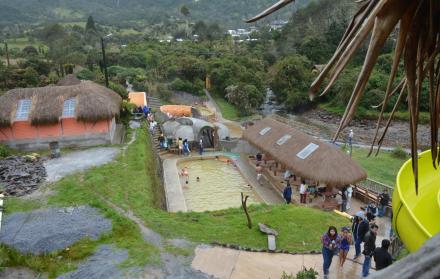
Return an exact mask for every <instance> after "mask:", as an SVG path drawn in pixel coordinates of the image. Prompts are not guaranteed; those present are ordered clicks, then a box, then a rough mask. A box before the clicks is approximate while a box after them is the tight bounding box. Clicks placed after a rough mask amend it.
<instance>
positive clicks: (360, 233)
mask: <svg viewBox="0 0 440 279" xmlns="http://www.w3.org/2000/svg"><path fill="white" fill-rule="evenodd" d="M368 230H369V225H368V221H367V220H365V213H364V212H363V211H358V212H357V213H356V215H355V216H354V219H353V225H352V227H351V231H352V232H353V240H354V248H355V251H356V253H355V256H354V259H357V258H358V257H359V256H360V255H361V243H362V241H364V236H365V234H366V233H367V232H368Z"/></svg>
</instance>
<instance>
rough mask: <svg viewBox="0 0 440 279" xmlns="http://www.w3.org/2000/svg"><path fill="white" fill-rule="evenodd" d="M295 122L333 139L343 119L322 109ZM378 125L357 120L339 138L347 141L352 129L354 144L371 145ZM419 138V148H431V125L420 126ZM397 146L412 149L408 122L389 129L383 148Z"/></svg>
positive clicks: (374, 122)
mask: <svg viewBox="0 0 440 279" xmlns="http://www.w3.org/2000/svg"><path fill="white" fill-rule="evenodd" d="M295 120H296V121H299V122H302V123H303V124H306V125H310V126H311V127H313V128H315V129H317V130H319V131H320V134H321V135H320V136H324V137H328V138H332V137H333V136H334V135H335V133H336V131H337V129H338V127H339V123H340V121H341V117H340V116H338V115H335V114H331V113H329V112H327V111H324V110H322V109H314V110H310V111H307V112H305V113H303V114H301V115H299V116H297V117H296V118H295ZM376 123H377V121H376V120H369V119H361V120H357V119H355V120H353V121H352V123H351V125H350V126H349V127H347V128H345V129H344V131H343V132H342V134H341V136H340V137H339V140H340V141H345V140H346V138H347V135H348V132H349V131H350V129H353V132H354V142H355V143H360V144H367V145H369V144H371V143H372V141H373V137H374V133H375V129H376ZM384 124H385V123H384ZM383 130H384V125H382V126H381V128H380V129H379V134H381V132H382V131H383ZM417 136H418V142H419V147H424V146H429V145H430V140H431V135H430V128H429V125H419V129H418V133H417ZM396 145H399V146H402V147H410V132H409V123H408V122H405V121H393V122H392V123H391V126H390V127H389V129H388V132H387V135H386V137H385V139H384V143H383V146H390V147H394V146H396Z"/></svg>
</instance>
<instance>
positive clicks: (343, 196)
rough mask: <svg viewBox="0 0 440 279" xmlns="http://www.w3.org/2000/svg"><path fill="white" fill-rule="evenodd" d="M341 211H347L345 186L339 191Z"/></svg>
mask: <svg viewBox="0 0 440 279" xmlns="http://www.w3.org/2000/svg"><path fill="white" fill-rule="evenodd" d="M341 211H342V212H345V211H347V186H344V187H343V188H342V190H341Z"/></svg>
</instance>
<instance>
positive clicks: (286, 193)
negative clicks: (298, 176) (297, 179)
mask: <svg viewBox="0 0 440 279" xmlns="http://www.w3.org/2000/svg"><path fill="white" fill-rule="evenodd" d="M283 197H284V199H285V200H286V203H287V204H289V203H291V202H292V187H291V186H290V183H289V182H287V185H286V188H284V191H283Z"/></svg>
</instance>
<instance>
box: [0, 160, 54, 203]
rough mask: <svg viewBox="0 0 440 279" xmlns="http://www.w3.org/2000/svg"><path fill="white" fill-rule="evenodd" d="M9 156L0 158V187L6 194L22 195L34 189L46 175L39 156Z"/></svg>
mask: <svg viewBox="0 0 440 279" xmlns="http://www.w3.org/2000/svg"><path fill="white" fill-rule="evenodd" d="M34 158H35V159H34V160H29V159H28V158H27V157H26V156H24V157H20V156H10V157H7V158H5V159H3V160H0V188H1V189H2V191H3V192H4V193H5V195H6V196H23V195H26V194H29V193H31V192H33V191H35V190H36V189H37V188H38V185H39V183H40V182H41V181H43V180H44V178H45V177H46V169H45V168H44V166H43V163H42V161H41V160H39V157H37V156H35V157H34Z"/></svg>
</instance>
